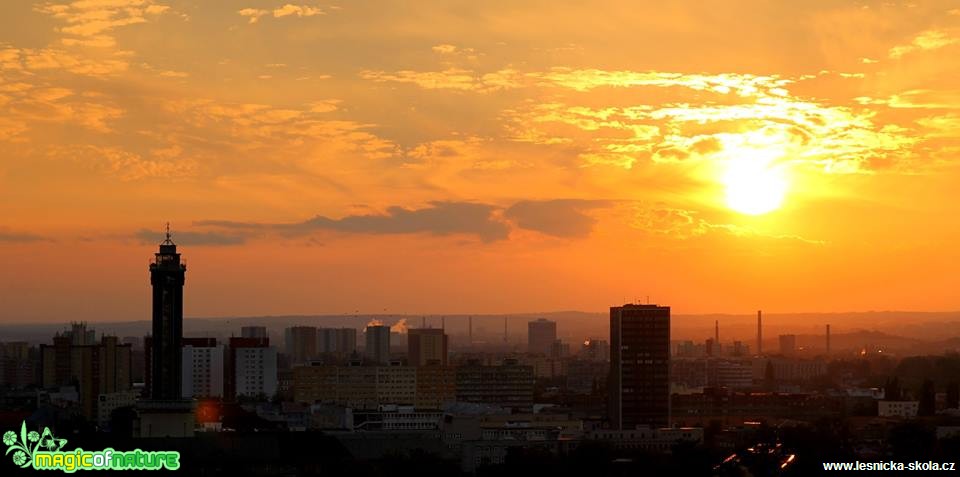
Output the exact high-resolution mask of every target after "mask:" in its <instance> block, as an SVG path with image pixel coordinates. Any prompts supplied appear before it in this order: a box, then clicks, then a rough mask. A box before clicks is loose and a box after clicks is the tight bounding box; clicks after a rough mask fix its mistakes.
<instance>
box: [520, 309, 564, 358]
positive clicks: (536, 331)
mask: <svg viewBox="0 0 960 477" xmlns="http://www.w3.org/2000/svg"><path fill="white" fill-rule="evenodd" d="M555 341H557V322H555V321H550V320H545V319H543V318H540V319H537V320H534V321H531V322H529V323H527V351H528V352H530V353H534V354H543V355H547V356H550V352H551V351H552V349H553V343H554V342H555Z"/></svg>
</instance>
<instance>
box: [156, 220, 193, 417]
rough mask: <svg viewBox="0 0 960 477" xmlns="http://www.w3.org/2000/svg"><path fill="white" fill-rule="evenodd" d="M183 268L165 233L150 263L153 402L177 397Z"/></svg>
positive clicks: (181, 331)
mask: <svg viewBox="0 0 960 477" xmlns="http://www.w3.org/2000/svg"><path fill="white" fill-rule="evenodd" d="M186 272H187V266H186V265H185V264H183V263H180V254H179V253H177V246H176V244H174V243H173V241H172V240H170V234H169V233H168V234H167V238H166V240H164V241H163V242H162V243H161V244H160V251H159V252H157V253H156V254H155V259H154V262H153V263H151V264H150V284H151V285H152V286H153V334H152V338H153V343H152V344H153V350H152V353H153V354H152V356H151V357H150V358H151V359H150V364H151V368H152V369H151V371H152V373H151V379H152V381H151V389H150V394H149V395H150V398H151V399H154V400H168V399H169V400H177V399H180V397H181V391H182V389H181V384H182V383H181V382H180V380H181V368H182V364H181V363H182V359H183V357H182V350H181V346H182V340H183V284H184V280H185V278H186Z"/></svg>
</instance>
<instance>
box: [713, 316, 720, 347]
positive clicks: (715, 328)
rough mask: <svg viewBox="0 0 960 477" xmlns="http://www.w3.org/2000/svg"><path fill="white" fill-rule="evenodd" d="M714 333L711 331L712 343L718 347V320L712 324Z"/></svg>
mask: <svg viewBox="0 0 960 477" xmlns="http://www.w3.org/2000/svg"><path fill="white" fill-rule="evenodd" d="M713 326H714V331H713V341H714V342H715V343H717V346H719V345H720V320H717V321H714V322H713Z"/></svg>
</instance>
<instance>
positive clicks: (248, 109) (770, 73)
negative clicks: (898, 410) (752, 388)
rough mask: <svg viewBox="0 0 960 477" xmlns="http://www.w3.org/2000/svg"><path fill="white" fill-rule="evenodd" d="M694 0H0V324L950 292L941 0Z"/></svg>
mask: <svg viewBox="0 0 960 477" xmlns="http://www.w3.org/2000/svg"><path fill="white" fill-rule="evenodd" d="M714 7H715V8H710V7H709V6H707V5H704V4H703V3H702V2H692V1H687V2H680V3H676V4H673V5H671V6H670V7H669V8H666V7H663V6H661V5H654V4H638V3H636V2H609V3H607V4H606V6H605V7H604V8H594V7H593V6H591V5H586V4H583V3H579V2H548V3H544V2H532V3H524V4H522V5H518V4H515V3H514V2H484V3H482V4H477V3H475V2H423V3H418V4H417V5H414V6H411V5H409V4H407V3H404V2H387V3H380V2H376V3H372V2H364V1H360V2H351V3H350V4H344V5H328V4H317V3H312V2H303V3H287V2H282V1H266V0H251V1H249V2H245V3H244V2H241V3H236V4H220V3H211V2H191V1H186V0H183V1H181V0H176V1H173V0H170V1H165V0H116V1H111V2H86V1H64V2H62V3H59V2H52V3H44V2H33V1H14V2H6V3H5V4H4V6H3V12H4V15H0V31H2V32H3V33H2V34H0V105H3V108H4V112H3V113H2V115H0V150H2V151H3V159H0V190H3V193H2V194H3V195H2V199H3V200H2V203H4V204H5V205H6V206H5V207H2V209H0V211H2V212H3V216H4V218H3V219H2V222H0V249H2V250H3V251H4V255H5V260H6V264H5V266H4V267H3V268H2V269H0V286H2V287H3V289H4V292H5V293H4V305H5V306H4V311H3V312H2V314H0V322H3V323H11V322H24V321H34V322H63V321H65V320H69V319H85V320H90V321H123V320H131V319H144V318H145V315H144V311H143V310H146V309H148V307H147V305H148V303H149V299H150V297H149V293H148V291H147V289H146V288H145V287H144V286H143V280H142V279H143V275H142V273H143V260H144V259H143V257H144V255H145V252H146V251H147V250H148V249H150V248H152V247H153V246H154V245H155V244H156V243H157V242H158V241H159V239H161V238H162V234H163V224H164V223H166V222H168V221H169V222H170V223H171V224H172V227H173V232H174V235H175V237H177V240H178V244H181V245H182V246H184V247H187V248H189V250H190V260H191V263H192V264H196V270H197V271H196V272H194V273H191V291H192V293H191V294H190V296H189V297H188V298H187V300H186V302H185V303H184V307H185V313H186V315H187V316H199V317H206V316H241V315H242V316H250V315H281V314H315V313H331V314H341V313H352V312H354V311H355V310H360V312H363V313H380V312H383V311H386V313H388V314H389V313H395V314H439V313H451V314H452V313H521V312H539V311H549V310H584V311H596V312H600V311H602V310H604V309H606V308H607V307H609V306H610V305H611V304H618V303H624V302H633V301H637V300H639V301H641V302H643V301H646V300H645V297H646V296H650V297H651V301H653V302H659V303H670V304H671V307H672V308H673V310H674V311H675V313H677V314H687V313H693V314H695V313H708V312H719V313H742V314H747V313H752V312H753V311H754V310H757V309H763V310H765V311H769V312H770V313H783V312H828V311H867V310H909V311H954V310H960V297H958V296H957V294H956V292H955V287H954V286H953V281H954V280H952V277H953V275H954V274H955V270H954V268H955V267H953V266H952V264H955V263H957V262H958V261H960V250H958V249H957V248H956V247H954V246H953V244H955V243H957V241H958V240H960V222H958V221H957V220H956V219H955V214H954V210H953V208H954V203H955V201H956V200H955V199H956V198H957V194H956V192H955V184H956V183H957V182H958V179H960V164H958V161H957V152H958V151H960V142H958V140H960V137H958V134H957V131H958V118H960V116H958V109H960V102H958V97H960V95H958V91H957V89H956V86H955V78H956V77H957V74H958V72H960V71H958V70H960V60H958V58H960V54H958V52H960V36H958V32H960V9H958V8H957V6H956V4H955V3H953V2H947V1H932V2H924V3H923V4H912V3H897V2H880V1H863V2H858V3H851V4H837V3H833V2H814V3H809V2H804V3H803V4H785V3H782V2H773V3H771V2H762V1H751V2H746V3H744V4H742V5H740V6H738V7H733V8H721V7H720V5H719V4H717V5H714ZM612 46H614V47H612ZM91 260H95V261H96V266H91ZM452 277H456V279H452ZM836 325H837V326H842V323H836Z"/></svg>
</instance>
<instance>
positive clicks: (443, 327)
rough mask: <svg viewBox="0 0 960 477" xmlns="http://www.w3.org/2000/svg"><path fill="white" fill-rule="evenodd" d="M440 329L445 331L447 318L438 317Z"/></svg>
mask: <svg viewBox="0 0 960 477" xmlns="http://www.w3.org/2000/svg"><path fill="white" fill-rule="evenodd" d="M440 329H441V330H443V331H447V317H446V316H441V317H440Z"/></svg>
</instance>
